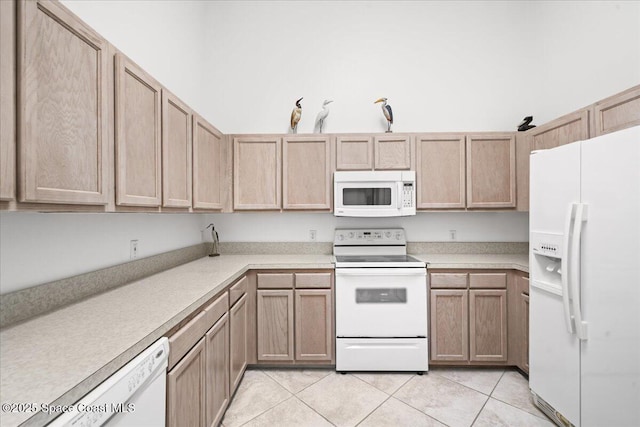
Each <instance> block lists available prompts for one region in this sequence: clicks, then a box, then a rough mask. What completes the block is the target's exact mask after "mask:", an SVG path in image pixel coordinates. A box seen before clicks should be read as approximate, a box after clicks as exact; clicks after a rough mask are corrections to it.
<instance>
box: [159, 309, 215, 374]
mask: <svg viewBox="0 0 640 427" xmlns="http://www.w3.org/2000/svg"><path fill="white" fill-rule="evenodd" d="M208 319H209V317H208V316H207V314H206V313H205V312H204V311H201V312H200V313H198V315H197V316H196V317H194V318H193V319H191V320H190V321H189V323H187V324H186V325H184V326H183V327H182V328H180V329H179V330H178V332H176V333H175V334H173V335H171V336H170V337H169V367H168V369H171V368H172V367H173V366H174V365H175V364H176V363H177V362H178V361H179V360H180V359H182V357H183V356H184V355H185V354H187V352H188V351H189V349H191V347H193V346H194V345H195V344H196V343H197V342H198V340H200V338H202V337H203V336H204V334H205V333H206V332H207V330H209V328H210V327H211V324H210V323H209V322H208Z"/></svg>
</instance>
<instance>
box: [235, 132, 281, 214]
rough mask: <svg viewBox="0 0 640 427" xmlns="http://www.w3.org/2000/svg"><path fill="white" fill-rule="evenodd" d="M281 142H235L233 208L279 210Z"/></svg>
mask: <svg viewBox="0 0 640 427" xmlns="http://www.w3.org/2000/svg"><path fill="white" fill-rule="evenodd" d="M280 145H281V142H280V138H268V137H255V138H235V139H234V141H233V208H234V209H235V210H252V209H255V210H273V209H280V206H281V195H280V175H281V170H282V166H281V164H280Z"/></svg>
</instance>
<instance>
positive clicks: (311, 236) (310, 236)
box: [309, 230, 316, 242]
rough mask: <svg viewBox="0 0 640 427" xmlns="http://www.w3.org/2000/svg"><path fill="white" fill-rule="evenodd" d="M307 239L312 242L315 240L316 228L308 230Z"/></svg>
mask: <svg viewBox="0 0 640 427" xmlns="http://www.w3.org/2000/svg"><path fill="white" fill-rule="evenodd" d="M309 240H311V241H312V242H315V241H316V230H309Z"/></svg>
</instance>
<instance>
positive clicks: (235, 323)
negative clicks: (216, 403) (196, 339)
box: [229, 295, 248, 395]
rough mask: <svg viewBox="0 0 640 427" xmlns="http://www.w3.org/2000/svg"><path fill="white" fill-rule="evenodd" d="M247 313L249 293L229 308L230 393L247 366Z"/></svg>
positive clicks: (230, 393)
mask: <svg viewBox="0 0 640 427" xmlns="http://www.w3.org/2000/svg"><path fill="white" fill-rule="evenodd" d="M247 315H248V311H247V295H243V297H242V298H240V300H239V301H238V302H237V303H236V304H235V305H234V306H233V307H231V310H229V317H230V319H229V329H230V332H229V334H230V339H229V359H230V367H229V384H230V386H229V387H230V390H229V395H232V394H233V392H234V391H235V390H236V388H237V387H238V384H240V380H241V379H242V374H244V370H245V369H246V368H247Z"/></svg>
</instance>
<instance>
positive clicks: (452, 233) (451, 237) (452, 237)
mask: <svg viewBox="0 0 640 427" xmlns="http://www.w3.org/2000/svg"><path fill="white" fill-rule="evenodd" d="M457 233H458V232H457V231H456V230H449V240H456V234H457Z"/></svg>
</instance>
